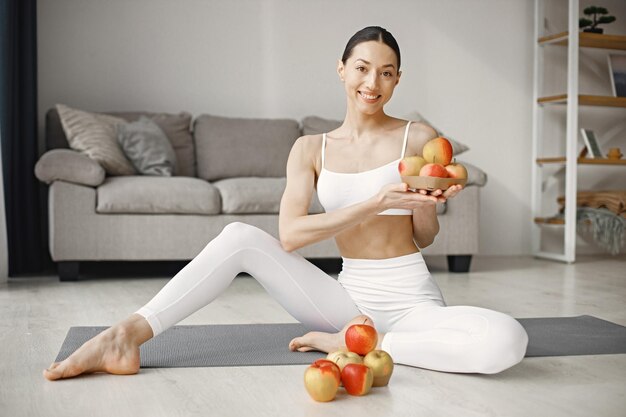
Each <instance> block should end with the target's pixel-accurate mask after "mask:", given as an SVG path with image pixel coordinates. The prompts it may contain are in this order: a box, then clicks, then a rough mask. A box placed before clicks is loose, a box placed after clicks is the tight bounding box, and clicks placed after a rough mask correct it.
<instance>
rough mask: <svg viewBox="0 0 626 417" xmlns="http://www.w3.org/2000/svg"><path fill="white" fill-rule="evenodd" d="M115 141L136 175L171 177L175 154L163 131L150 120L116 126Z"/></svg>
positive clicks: (144, 117)
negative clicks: (135, 171)
mask: <svg viewBox="0 0 626 417" xmlns="http://www.w3.org/2000/svg"><path fill="white" fill-rule="evenodd" d="M117 140H118V142H119V143H120V145H121V146H122V150H123V151H124V154H125V155H126V157H127V158H128V159H130V161H131V162H132V163H133V166H134V167H135V169H136V170H137V172H138V173H140V174H143V175H162V176H165V177H171V176H172V173H173V172H174V169H175V167H176V154H175V153H174V148H172V144H171V143H170V141H169V139H168V138H167V136H166V135H165V133H164V132H163V130H162V129H161V128H160V127H159V125H157V124H156V122H154V121H153V120H152V119H149V118H148V117H146V116H141V117H140V118H139V120H137V121H136V122H128V123H122V124H119V125H117Z"/></svg>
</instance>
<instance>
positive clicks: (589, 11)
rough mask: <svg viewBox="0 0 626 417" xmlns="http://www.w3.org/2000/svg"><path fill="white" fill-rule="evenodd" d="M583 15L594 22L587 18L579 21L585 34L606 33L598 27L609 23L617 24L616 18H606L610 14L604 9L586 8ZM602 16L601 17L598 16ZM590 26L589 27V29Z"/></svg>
mask: <svg viewBox="0 0 626 417" xmlns="http://www.w3.org/2000/svg"><path fill="white" fill-rule="evenodd" d="M583 13H584V14H585V15H587V16H589V17H591V18H592V19H593V20H589V19H587V18H586V17H581V18H580V19H579V20H578V27H579V28H580V29H582V28H584V29H583V32H591V33H604V29H602V28H599V27H597V26H598V25H604V24H608V23H612V22H615V16H606V15H608V14H609V11H608V10H607V9H605V8H604V7H597V6H589V7H585V9H584V10H583ZM598 15H601V16H598ZM587 26H589V27H587Z"/></svg>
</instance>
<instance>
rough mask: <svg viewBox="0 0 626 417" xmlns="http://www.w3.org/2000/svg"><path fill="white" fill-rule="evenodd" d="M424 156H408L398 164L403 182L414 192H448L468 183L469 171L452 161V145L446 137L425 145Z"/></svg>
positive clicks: (432, 140)
mask: <svg viewBox="0 0 626 417" xmlns="http://www.w3.org/2000/svg"><path fill="white" fill-rule="evenodd" d="M422 155H423V156H417V155H415V156H407V157H404V158H402V160H401V161H400V163H399V164H398V171H399V172H400V176H401V177H402V181H404V182H405V183H407V184H408V186H409V188H410V189H412V190H428V191H433V190H437V189H439V190H442V191H443V190H447V189H448V188H450V187H451V186H453V185H463V186H464V185H465V184H466V183H467V169H466V168H465V167H464V166H463V165H462V164H459V163H458V162H454V161H452V144H451V143H450V141H449V140H448V139H446V138H444V137H438V138H435V139H431V140H429V141H428V142H426V144H425V145H424V149H423V151H422Z"/></svg>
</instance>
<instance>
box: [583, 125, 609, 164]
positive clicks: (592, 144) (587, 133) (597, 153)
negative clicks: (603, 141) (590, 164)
mask: <svg viewBox="0 0 626 417" xmlns="http://www.w3.org/2000/svg"><path fill="white" fill-rule="evenodd" d="M580 133H581V134H582V137H583V141H584V142H585V146H586V147H587V153H588V154H589V157H590V158H604V156H603V155H602V151H601V150H600V145H599V144H598V140H597V139H596V135H595V134H594V133H593V130H589V129H580Z"/></svg>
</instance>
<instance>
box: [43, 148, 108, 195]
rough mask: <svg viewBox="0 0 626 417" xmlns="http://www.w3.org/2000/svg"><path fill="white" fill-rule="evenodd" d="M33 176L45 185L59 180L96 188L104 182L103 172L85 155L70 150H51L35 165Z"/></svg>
mask: <svg viewBox="0 0 626 417" xmlns="http://www.w3.org/2000/svg"><path fill="white" fill-rule="evenodd" d="M35 176H36V177H37V179H39V181H42V182H45V183H46V184H50V183H52V182H53V181H57V180H61V181H67V182H73V183H75V184H81V185H90V186H92V187H96V186H98V185H100V184H102V182H103V181H104V176H105V172H104V169H103V168H102V166H100V164H99V163H97V162H96V161H94V160H93V159H91V158H90V157H88V156H87V155H85V154H82V153H80V152H76V151H73V150H71V149H51V150H49V151H48V152H46V153H44V154H43V155H41V158H39V160H38V161H37V164H35Z"/></svg>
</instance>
